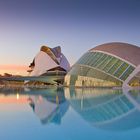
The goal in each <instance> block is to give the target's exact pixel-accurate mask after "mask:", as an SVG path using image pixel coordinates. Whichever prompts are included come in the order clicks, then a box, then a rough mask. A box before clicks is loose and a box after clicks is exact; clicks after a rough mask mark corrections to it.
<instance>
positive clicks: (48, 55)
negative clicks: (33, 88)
mask: <svg viewBox="0 0 140 140" xmlns="http://www.w3.org/2000/svg"><path fill="white" fill-rule="evenodd" d="M29 67H30V70H28V72H29V75H30V76H41V75H48V74H50V73H51V74H55V72H56V73H59V72H60V73H63V74H66V73H67V71H68V70H69V69H70V64H69V62H68V60H67V59H66V57H65V56H64V54H63V53H62V52H61V47H59V46H58V47H55V48H49V47H47V46H42V47H41V49H40V52H39V53H38V54H37V55H36V56H35V58H34V60H33V62H32V63H31V64H30V66H29ZM52 72H53V73H52Z"/></svg>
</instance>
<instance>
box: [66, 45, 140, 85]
mask: <svg viewBox="0 0 140 140" xmlns="http://www.w3.org/2000/svg"><path fill="white" fill-rule="evenodd" d="M65 85H66V86H76V87H113V86H125V87H127V86H140V48H139V47H137V46H134V45H130V44H126V43H118V42H116V43H115V42H114V43H107V44H103V45H99V46H97V47H95V48H93V49H91V50H89V51H88V52H86V53H85V54H84V55H83V56H82V57H81V58H80V59H79V60H78V61H77V62H76V63H75V64H74V65H73V66H72V68H71V70H70V71H69V73H68V74H67V75H66V77H65Z"/></svg>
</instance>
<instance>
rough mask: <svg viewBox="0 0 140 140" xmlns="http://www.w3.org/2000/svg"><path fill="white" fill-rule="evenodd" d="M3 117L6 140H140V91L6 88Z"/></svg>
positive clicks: (0, 92) (0, 102) (0, 96)
mask: <svg viewBox="0 0 140 140" xmlns="http://www.w3.org/2000/svg"><path fill="white" fill-rule="evenodd" d="M0 115H1V119H0V126H1V128H0V130H1V131H0V139H4V140H13V139H16V137H15V134H16V131H17V130H18V131H19V133H18V138H21V137H22V138H21V139H46V138H48V139H56V138H58V139H61V140H63V139H65V140H67V139H68V140H69V139H70V140H76V139H81V140H84V139H85V138H87V136H89V137H88V139H93V138H95V139H99V140H100V139H101V140H102V139H104V140H111V139H112V137H113V140H115V139H116V140H117V139H126V140H129V139H131V138H132V137H135V139H140V134H139V131H140V91H139V90H132V91H123V90H122V89H118V90H113V89H90V88H85V89H81V88H77V89H72V88H64V89H63V88H53V89H35V88H33V89H31V88H17V89H16V88H1V89H0ZM27 116H28V117H27ZM38 122H39V123H38ZM7 123H8V124H9V125H8V127H7ZM13 123H14V125H13ZM25 124H26V125H25ZM44 126H45V127H44ZM30 127H31V128H32V129H29V128H30ZM38 130H40V131H38ZM77 130H78V131H77ZM9 131H10V132H9ZM23 131H24V133H27V134H28V137H25V135H23ZM7 132H8V134H7ZM33 133H34V135H32V134H33Z"/></svg>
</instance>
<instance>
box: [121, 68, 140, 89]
mask: <svg viewBox="0 0 140 140" xmlns="http://www.w3.org/2000/svg"><path fill="white" fill-rule="evenodd" d="M138 72H140V65H138V66H137V67H136V68H135V70H134V71H133V72H132V73H131V74H130V75H129V76H128V78H127V79H126V80H125V81H124V83H123V86H122V87H123V88H125V89H127V88H131V87H130V86H129V84H128V83H129V82H130V80H131V79H132V78H133V77H134V76H135V75H136V74H137V73H138Z"/></svg>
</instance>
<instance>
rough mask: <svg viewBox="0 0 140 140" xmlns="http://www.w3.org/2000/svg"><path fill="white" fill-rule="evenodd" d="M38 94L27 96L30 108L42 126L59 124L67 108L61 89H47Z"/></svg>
mask: <svg viewBox="0 0 140 140" xmlns="http://www.w3.org/2000/svg"><path fill="white" fill-rule="evenodd" d="M31 92H32V91H31ZM32 93H33V92H32ZM40 93H41V94H39V95H33V94H30V95H29V100H30V106H31V107H32V109H33V111H34V113H35V114H36V115H37V116H38V118H39V119H40V121H41V123H42V124H47V123H55V124H61V119H62V117H63V116H64V115H65V113H66V112H67V110H68V108H69V104H68V102H67V101H66V99H65V96H64V90H63V89H62V88H58V89H47V90H40ZM28 94H29V92H28Z"/></svg>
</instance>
